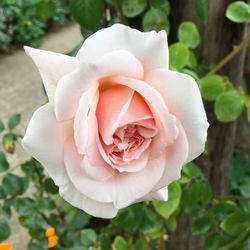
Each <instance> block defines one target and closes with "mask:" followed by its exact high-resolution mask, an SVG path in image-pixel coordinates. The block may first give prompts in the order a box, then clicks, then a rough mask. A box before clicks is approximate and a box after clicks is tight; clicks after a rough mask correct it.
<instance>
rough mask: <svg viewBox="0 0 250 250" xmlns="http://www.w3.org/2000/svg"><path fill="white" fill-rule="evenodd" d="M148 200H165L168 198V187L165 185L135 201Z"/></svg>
mask: <svg viewBox="0 0 250 250" xmlns="http://www.w3.org/2000/svg"><path fill="white" fill-rule="evenodd" d="M149 200H160V201H167V200H168V187H167V186H166V187H164V188H162V189H160V190H158V191H155V192H151V193H149V194H147V195H145V196H144V197H142V198H141V199H139V200H138V201H136V202H141V201H149Z"/></svg>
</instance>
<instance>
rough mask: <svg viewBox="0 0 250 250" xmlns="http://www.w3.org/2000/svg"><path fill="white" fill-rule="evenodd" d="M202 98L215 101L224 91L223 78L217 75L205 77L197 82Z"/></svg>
mask: <svg viewBox="0 0 250 250" xmlns="http://www.w3.org/2000/svg"><path fill="white" fill-rule="evenodd" d="M199 86H200V90H201V94H202V97H203V98H204V99H206V100H209V101H215V100H216V99H217V98H218V96H219V95H221V94H222V93H223V92H224V91H225V90H226V85H225V82H224V79H223V77H221V76H219V75H207V76H205V77H203V78H201V79H200V80H199Z"/></svg>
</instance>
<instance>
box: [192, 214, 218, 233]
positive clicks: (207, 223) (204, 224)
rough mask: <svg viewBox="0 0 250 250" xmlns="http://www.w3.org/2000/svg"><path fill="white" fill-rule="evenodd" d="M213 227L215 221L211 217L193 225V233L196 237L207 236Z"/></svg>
mask: <svg viewBox="0 0 250 250" xmlns="http://www.w3.org/2000/svg"><path fill="white" fill-rule="evenodd" d="M212 225H213V221H212V219H211V218H210V217H202V218H199V219H197V220H196V221H195V222H194V223H193V224H192V233H193V234H194V235H203V234H206V233H207V232H208V231H209V229H210V228H211V227H212Z"/></svg>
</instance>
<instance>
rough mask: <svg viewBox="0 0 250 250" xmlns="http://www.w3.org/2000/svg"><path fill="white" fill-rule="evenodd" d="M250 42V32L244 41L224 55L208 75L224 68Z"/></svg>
mask: <svg viewBox="0 0 250 250" xmlns="http://www.w3.org/2000/svg"><path fill="white" fill-rule="evenodd" d="M249 43H250V32H248V34H247V35H246V37H245V38H244V39H243V40H242V42H241V43H240V44H239V45H237V46H236V47H235V48H234V49H233V50H232V51H231V52H230V53H229V54H228V55H227V56H226V57H224V58H223V59H222V60H221V61H220V62H219V63H218V64H217V65H216V66H215V67H214V68H213V69H212V70H211V71H209V72H208V74H207V75H210V74H214V73H216V72H217V71H219V70H220V69H221V68H223V67H224V66H225V65H226V64H227V63H228V62H230V61H231V60H232V59H233V58H234V57H235V56H236V55H237V54H238V53H239V52H240V51H241V50H242V49H243V48H245V47H246V46H248V44H249Z"/></svg>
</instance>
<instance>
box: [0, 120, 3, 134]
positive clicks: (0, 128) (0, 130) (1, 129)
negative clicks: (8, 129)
mask: <svg viewBox="0 0 250 250" xmlns="http://www.w3.org/2000/svg"><path fill="white" fill-rule="evenodd" d="M3 131H4V124H3V122H2V121H1V120H0V133H1V132H3Z"/></svg>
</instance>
